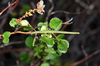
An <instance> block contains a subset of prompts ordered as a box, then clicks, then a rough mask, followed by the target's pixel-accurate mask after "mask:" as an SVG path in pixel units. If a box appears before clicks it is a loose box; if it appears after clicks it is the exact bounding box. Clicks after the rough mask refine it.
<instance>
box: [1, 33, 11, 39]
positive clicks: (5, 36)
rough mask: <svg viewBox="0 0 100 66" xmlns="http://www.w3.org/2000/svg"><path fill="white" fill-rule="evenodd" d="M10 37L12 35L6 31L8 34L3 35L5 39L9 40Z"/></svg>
mask: <svg viewBox="0 0 100 66" xmlns="http://www.w3.org/2000/svg"><path fill="white" fill-rule="evenodd" d="M10 35H11V33H10V32H8V31H6V32H4V33H3V37H4V38H9V37H10Z"/></svg>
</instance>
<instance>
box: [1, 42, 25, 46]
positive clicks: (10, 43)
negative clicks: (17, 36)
mask: <svg viewBox="0 0 100 66" xmlns="http://www.w3.org/2000/svg"><path fill="white" fill-rule="evenodd" d="M21 43H24V41H17V42H9V43H7V44H3V45H0V48H4V47H5V46H8V45H12V44H21Z"/></svg>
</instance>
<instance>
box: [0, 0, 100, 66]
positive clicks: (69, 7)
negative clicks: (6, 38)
mask: <svg viewBox="0 0 100 66" xmlns="http://www.w3.org/2000/svg"><path fill="white" fill-rule="evenodd" d="M14 1H15V0H0V12H1V11H2V10H3V9H4V8H5V7H7V6H8V5H9V4H8V2H9V3H10V4H11V3H13V2H14ZM38 1H39V0H19V2H18V5H16V7H15V8H13V6H12V7H10V8H9V9H8V10H6V11H5V12H4V13H3V14H2V15H1V16H0V34H3V33H4V32H5V31H11V32H13V31H14V30H15V29H14V28H11V27H10V26H9V22H10V20H11V19H12V18H19V17H21V16H22V15H24V13H25V11H28V10H29V9H30V8H31V9H34V8H36V4H37V2H38ZM44 3H45V5H46V6H45V9H44V10H45V13H44V14H43V15H39V14H38V13H35V14H34V15H33V16H32V17H28V18H26V19H27V20H28V21H29V22H30V24H31V25H32V26H33V27H36V26H37V24H38V22H45V21H48V22H49V20H50V19H51V18H53V17H58V18H60V19H61V20H62V21H63V22H66V21H67V20H69V19H71V18H73V20H72V22H73V23H72V24H71V25H63V26H64V27H63V28H62V30H64V31H72V32H74V31H77V32H80V34H79V35H65V37H64V39H66V40H68V41H69V43H70V47H69V49H68V52H67V53H65V54H63V55H62V56H61V57H60V62H59V63H60V64H59V65H57V66H68V64H70V63H75V62H77V61H80V60H81V59H83V58H86V57H87V58H88V56H89V55H91V54H92V53H94V52H97V53H94V54H93V56H92V57H91V58H89V59H88V60H84V59H83V61H84V62H80V63H79V64H78V65H77V66H100V53H99V52H100V0H44ZM52 12H54V14H52V15H51V14H50V13H52ZM49 15H50V16H49ZM26 37H27V35H22V34H15V35H12V36H11V37H10V43H9V45H7V46H6V45H4V44H3V43H2V39H1V40H0V66H21V65H17V64H21V62H20V61H19V58H18V54H19V53H20V52H22V51H30V49H29V48H27V47H26V45H25V43H24V41H25V38H26Z"/></svg>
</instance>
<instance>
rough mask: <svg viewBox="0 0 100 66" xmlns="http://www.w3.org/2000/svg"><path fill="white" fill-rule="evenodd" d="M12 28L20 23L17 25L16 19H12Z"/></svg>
mask: <svg viewBox="0 0 100 66" xmlns="http://www.w3.org/2000/svg"><path fill="white" fill-rule="evenodd" d="M9 24H10V26H11V27H15V26H16V25H17V24H18V23H17V21H16V18H12V20H11V21H10V23H9Z"/></svg>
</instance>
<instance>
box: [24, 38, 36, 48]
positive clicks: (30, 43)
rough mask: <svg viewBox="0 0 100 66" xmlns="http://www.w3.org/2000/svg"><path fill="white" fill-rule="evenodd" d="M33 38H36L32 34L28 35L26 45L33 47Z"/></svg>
mask: <svg viewBox="0 0 100 66" xmlns="http://www.w3.org/2000/svg"><path fill="white" fill-rule="evenodd" d="M33 40H34V38H33V37H32V36H29V37H27V38H26V41H25V43H26V46H28V47H29V48H31V49H32V48H33V45H32V44H33Z"/></svg>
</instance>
